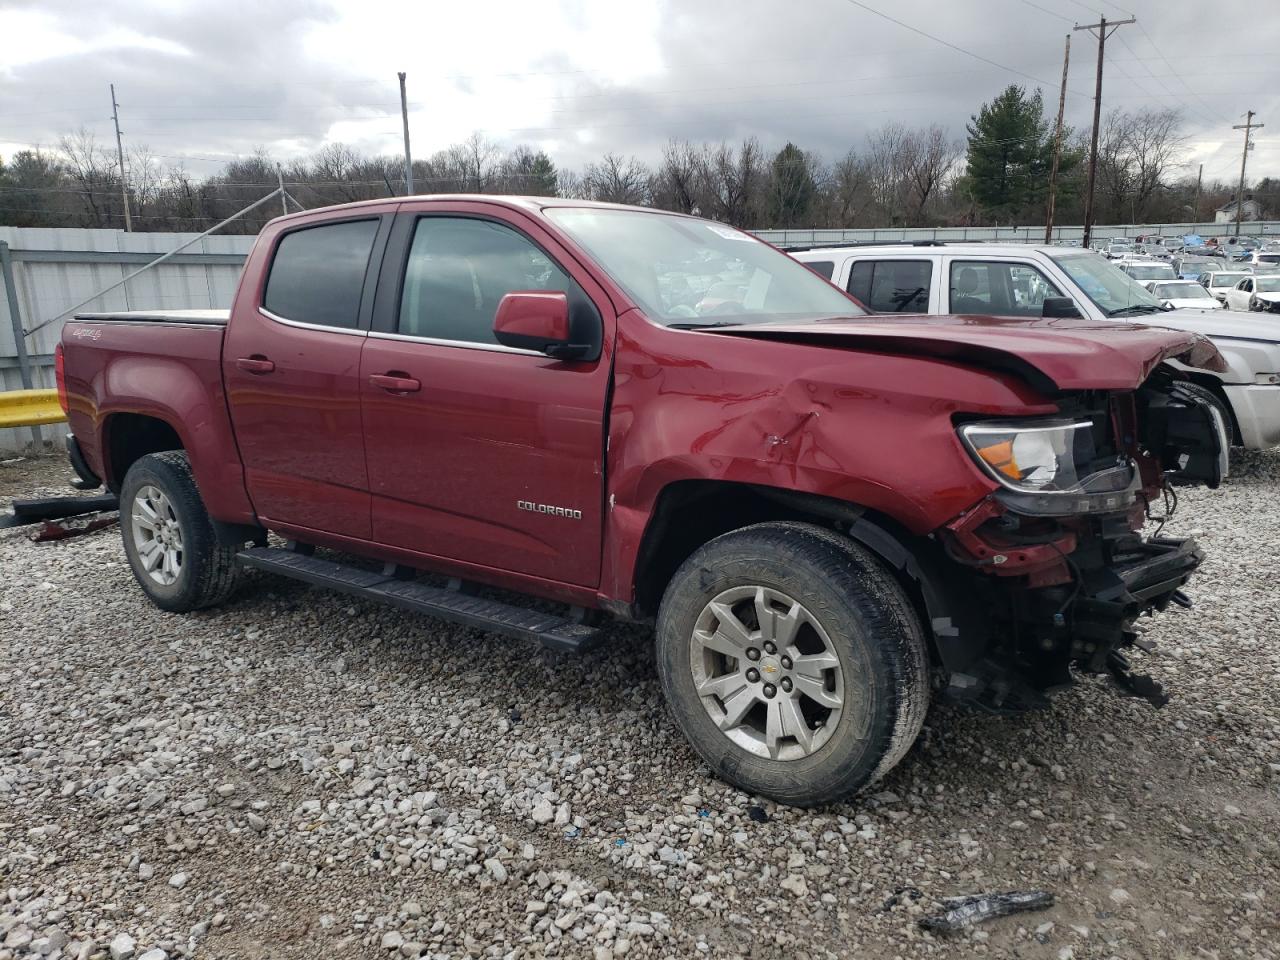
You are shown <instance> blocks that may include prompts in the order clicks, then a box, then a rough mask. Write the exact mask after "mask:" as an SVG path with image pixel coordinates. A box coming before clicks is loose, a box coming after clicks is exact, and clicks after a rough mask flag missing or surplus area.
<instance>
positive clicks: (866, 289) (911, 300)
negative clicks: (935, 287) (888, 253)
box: [849, 260, 933, 313]
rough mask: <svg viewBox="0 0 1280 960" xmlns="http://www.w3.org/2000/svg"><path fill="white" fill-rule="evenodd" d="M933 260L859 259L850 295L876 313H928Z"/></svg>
mask: <svg viewBox="0 0 1280 960" xmlns="http://www.w3.org/2000/svg"><path fill="white" fill-rule="evenodd" d="M932 278H933V261H932V260H858V261H857V262H855V263H854V265H853V269H852V270H851V271H850V273H849V292H850V293H851V294H853V295H854V296H855V297H857V298H858V299H859V300H861V301H862V302H863V303H864V304H865V305H866V306H867V307H868V308H870V309H871V310H873V311H874V312H876V313H928V311H929V288H930V286H931V281H932Z"/></svg>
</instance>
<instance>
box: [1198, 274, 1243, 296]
mask: <svg viewBox="0 0 1280 960" xmlns="http://www.w3.org/2000/svg"><path fill="white" fill-rule="evenodd" d="M1247 276H1248V274H1247V273H1245V272H1244V271H1241V270H1212V271H1210V272H1209V273H1202V274H1200V280H1199V282H1200V285H1201V286H1202V287H1204V288H1205V289H1206V290H1207V291H1209V293H1210V294H1211V295H1212V296H1213V297H1214V298H1215V299H1216V300H1218V301H1220V302H1221V303H1223V304H1225V303H1226V302H1227V291H1228V290H1230V289H1231V288H1232V287H1234V286H1235V285H1236V284H1237V283H1239V282H1240V281H1241V280H1242V279H1243V278H1244V277H1247Z"/></svg>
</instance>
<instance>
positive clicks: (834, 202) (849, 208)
mask: <svg viewBox="0 0 1280 960" xmlns="http://www.w3.org/2000/svg"><path fill="white" fill-rule="evenodd" d="M871 202H872V201H871V194H870V187H869V184H868V176H867V168H866V164H865V163H864V162H863V160H862V158H860V157H859V156H858V155H857V154H856V153H855V152H854V151H852V150H850V151H849V152H848V153H846V154H845V155H844V156H843V157H841V158H840V159H839V160H837V161H836V163H835V165H834V166H833V167H832V169H831V187H830V189H829V190H828V192H827V220H828V222H829V223H831V225H832V226H837V227H851V226H856V225H857V224H858V222H859V220H860V219H861V216H862V213H863V211H864V210H866V208H867V206H868V205H869V204H870V203H871Z"/></svg>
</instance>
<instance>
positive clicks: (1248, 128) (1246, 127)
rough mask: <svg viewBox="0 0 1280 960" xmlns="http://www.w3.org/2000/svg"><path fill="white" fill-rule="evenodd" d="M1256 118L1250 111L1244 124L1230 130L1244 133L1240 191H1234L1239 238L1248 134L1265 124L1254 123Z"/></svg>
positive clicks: (1247, 153)
mask: <svg viewBox="0 0 1280 960" xmlns="http://www.w3.org/2000/svg"><path fill="white" fill-rule="evenodd" d="M1255 116H1257V114H1255V113H1254V112H1253V111H1252V110H1250V111H1249V112H1248V113H1246V114H1245V115H1244V123H1237V124H1236V125H1235V126H1234V127H1232V128H1231V129H1232V130H1243V131H1244V151H1243V152H1242V153H1241V154H1240V189H1239V190H1238V191H1236V236H1237V237H1238V236H1240V218H1241V217H1243V216H1244V167H1245V164H1246V163H1247V162H1248V160H1249V134H1250V133H1252V132H1253V131H1254V130H1261V129H1262V128H1263V127H1265V126H1266V124H1265V123H1254V122H1253V118H1254V117H1255Z"/></svg>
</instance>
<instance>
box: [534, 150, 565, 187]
mask: <svg viewBox="0 0 1280 960" xmlns="http://www.w3.org/2000/svg"><path fill="white" fill-rule="evenodd" d="M558 188H559V177H558V176H557V175H556V165H555V164H554V163H552V162H551V158H550V157H549V156H547V154H546V151H544V150H539V151H538V152H537V153H536V154H534V157H533V162H532V163H531V164H530V165H529V186H528V192H529V194H530V195H531V196H535V197H554V196H558Z"/></svg>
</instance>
